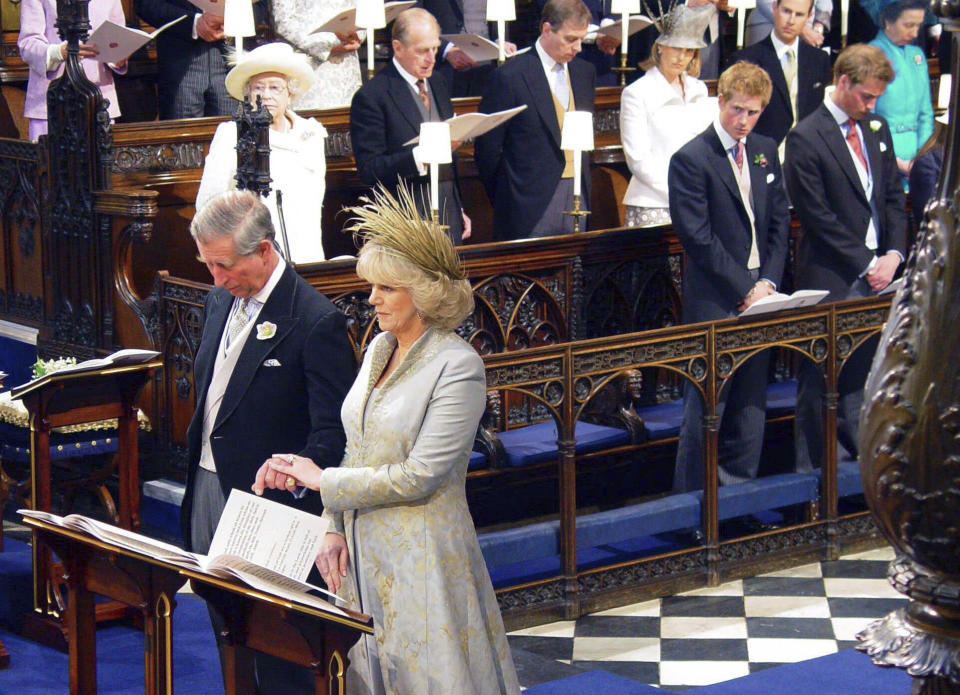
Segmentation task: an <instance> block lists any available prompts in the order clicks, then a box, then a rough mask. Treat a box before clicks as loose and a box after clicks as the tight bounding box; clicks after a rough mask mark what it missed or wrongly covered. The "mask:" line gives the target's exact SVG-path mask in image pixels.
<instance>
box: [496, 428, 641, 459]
mask: <svg viewBox="0 0 960 695" xmlns="http://www.w3.org/2000/svg"><path fill="white" fill-rule="evenodd" d="M497 436H498V437H499V438H500V441H501V442H502V443H503V447H504V449H505V450H506V452H507V465H508V466H510V467H512V468H521V467H523V466H531V465H533V464H535V463H543V462H544V461H555V460H556V459H557V456H558V449H557V427H556V424H555V423H554V422H553V421H549V422H539V423H537V424H536V425H527V426H526V427H518V428H516V429H512V430H508V431H506V432H500V433H498V435H497ZM574 436H575V437H576V439H577V453H578V454H589V453H590V452H592V451H599V450H601V449H610V448H613V447H616V446H622V445H624V444H629V443H630V434H629V433H628V432H627V431H626V430H623V429H620V428H619V427H607V426H605V425H594V424H591V423H589V422H579V421H578V422H577V429H576V433H575V434H574Z"/></svg>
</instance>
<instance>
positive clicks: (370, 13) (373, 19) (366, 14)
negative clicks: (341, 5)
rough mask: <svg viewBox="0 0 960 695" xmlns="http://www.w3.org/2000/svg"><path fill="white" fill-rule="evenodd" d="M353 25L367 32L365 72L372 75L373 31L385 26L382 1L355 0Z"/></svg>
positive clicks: (385, 20)
mask: <svg viewBox="0 0 960 695" xmlns="http://www.w3.org/2000/svg"><path fill="white" fill-rule="evenodd" d="M354 24H356V25H357V26H358V27H360V28H361V29H366V30H367V71H368V72H370V73H372V72H373V45H374V34H375V33H376V32H375V31H374V30H375V29H379V28H380V27H385V26H387V19H386V12H385V10H384V7H383V0H357V10H356V14H355V16H354Z"/></svg>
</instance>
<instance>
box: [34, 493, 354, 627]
mask: <svg viewBox="0 0 960 695" xmlns="http://www.w3.org/2000/svg"><path fill="white" fill-rule="evenodd" d="M19 513H20V514H22V515H23V516H25V517H29V518H31V519H39V520H40V521H45V522H47V523H48V524H53V525H54V526H61V527H63V528H68V529H71V530H73V531H77V532H78V533H82V534H84V535H87V536H92V537H93V538H96V539H97V540H100V541H102V542H104V543H106V544H108V545H112V546H115V547H117V548H122V549H124V550H130V551H133V552H136V553H140V554H142V555H147V556H149V557H152V558H155V559H157V560H161V561H163V562H167V563H169V564H171V565H177V566H178V567H183V568H185V569H189V570H193V571H195V572H202V573H205V574H210V575H213V576H215V577H220V578H222V579H239V580H240V581H241V582H243V583H244V584H246V585H248V586H250V587H252V588H254V589H257V590H258V591H262V592H264V593H265V594H270V595H272V596H276V597H278V598H282V599H285V600H287V601H294V602H296V603H302V604H304V605H307V606H310V607H311V608H316V609H318V610H321V611H326V612H327V613H334V614H336V615H346V614H345V613H344V612H343V611H342V610H340V609H339V608H337V607H336V606H334V605H333V604H332V603H330V602H329V601H326V600H324V599H322V598H320V597H318V596H315V595H314V594H312V593H310V592H320V593H323V594H327V595H328V596H330V597H331V598H334V599H335V598H336V596H335V595H333V594H330V593H329V592H327V591H325V590H323V589H321V588H319V587H316V586H313V585H311V584H307V583H306V581H305V580H306V578H307V575H308V574H309V573H310V568H311V567H312V566H313V562H314V560H315V559H316V557H317V553H318V552H319V550H320V543H321V541H322V540H323V537H324V535H325V534H326V532H327V527H328V526H329V522H328V521H327V520H326V519H323V518H321V517H319V516H316V515H315V514H310V513H309V512H304V511H301V510H299V509H294V508H293V507H288V506H286V505H283V504H280V503H279V502H274V501H272V500H268V499H266V498H263V497H257V496H255V495H251V494H249V493H246V492H242V491H240V490H232V491H231V492H230V498H229V499H228V500H227V504H226V506H225V507H224V510H223V515H222V516H221V517H220V523H219V524H217V530H216V533H214V536H213V541H212V542H211V544H210V552H209V553H208V554H207V555H201V554H199V553H191V552H189V551H187V550H183V549H182V548H178V547H177V546H175V545H171V544H170V543H164V542H163V541H158V540H156V539H153V538H150V537H149V536H144V535H143V534H140V533H135V532H133V531H128V530H126V529H122V528H119V527H117V526H113V525H112V524H108V523H105V522H102V521H97V520H96V519H91V518H90V517H86V516H82V515H80V514H70V515H68V516H64V517H61V516H57V515H56V514H50V513H48V512H40V511H35V510H33V509H20V510H19Z"/></svg>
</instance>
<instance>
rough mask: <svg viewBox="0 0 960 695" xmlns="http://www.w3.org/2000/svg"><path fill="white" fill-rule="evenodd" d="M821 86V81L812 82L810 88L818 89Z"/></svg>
mask: <svg viewBox="0 0 960 695" xmlns="http://www.w3.org/2000/svg"><path fill="white" fill-rule="evenodd" d="M822 86H823V82H814V83H813V87H812V89H820V88H821V87H822Z"/></svg>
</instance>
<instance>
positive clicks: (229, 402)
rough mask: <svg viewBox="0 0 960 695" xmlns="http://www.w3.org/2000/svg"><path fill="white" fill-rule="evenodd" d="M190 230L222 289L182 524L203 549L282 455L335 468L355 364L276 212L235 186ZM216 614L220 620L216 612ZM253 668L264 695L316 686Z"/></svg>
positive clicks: (201, 367) (214, 300)
mask: <svg viewBox="0 0 960 695" xmlns="http://www.w3.org/2000/svg"><path fill="white" fill-rule="evenodd" d="M190 233H191V234H192V236H193V238H194V241H195V242H196V244H197V251H198V256H199V258H200V260H201V261H202V262H203V263H205V264H206V266H207V268H208V269H209V271H210V274H211V275H212V276H213V280H214V283H215V284H216V288H215V289H213V290H212V291H211V292H210V294H209V295H208V296H207V301H206V305H205V311H204V314H205V318H204V324H203V335H202V337H201V339H200V347H199V349H198V350H197V358H196V362H195V364H194V372H193V374H194V387H195V389H196V394H197V406H196V411H195V412H194V415H193V419H192V420H191V422H190V427H189V429H188V430H187V443H188V447H189V459H188V460H189V469H188V471H187V490H186V495H185V496H184V500H183V505H182V506H181V529H182V532H183V535H184V541H185V543H186V547H187V548H189V549H191V550H193V551H194V552H199V553H206V552H207V550H208V548H209V547H210V542H211V540H212V539H213V533H214V531H215V530H216V527H217V523H218V521H219V519H220V515H221V513H222V511H223V507H224V505H225V504H226V498H227V497H228V496H229V494H230V491H231V490H232V489H239V490H243V491H246V492H249V491H250V486H251V485H252V484H253V481H254V478H255V477H256V473H257V470H258V469H259V468H260V466H261V465H262V464H263V463H264V461H266V460H267V459H269V458H270V457H271V456H272V455H273V454H274V453H276V452H280V451H298V452H300V453H301V455H303V456H309V457H310V458H312V459H313V460H315V461H323V462H324V465H325V466H337V465H339V463H340V459H341V458H342V457H343V449H344V442H345V437H344V433H343V427H342V425H341V422H340V405H341V403H342V401H343V398H344V396H345V395H346V393H347V391H348V390H349V388H350V385H351V383H352V382H353V375H354V371H355V360H354V356H353V351H352V349H351V348H350V343H349V341H348V340H347V334H346V320H345V318H344V316H343V314H341V313H340V312H339V311H337V309H336V307H334V306H333V304H331V303H330V301H329V300H327V298H326V297H324V296H323V295H321V294H320V293H319V292H317V291H316V290H315V289H314V288H313V287H311V286H310V285H309V284H308V283H307V282H306V281H305V280H304V279H303V278H301V277H300V276H299V275H297V273H296V272H295V271H294V269H293V268H292V267H290V266H288V265H287V264H286V263H284V261H283V259H282V258H281V257H280V255H279V253H278V252H277V250H276V247H275V243H274V229H273V223H272V222H271V220H270V211H269V210H268V209H267V207H266V206H265V205H264V204H263V203H262V202H261V201H260V200H259V198H258V197H257V196H256V195H254V194H253V193H250V192H249V191H227V192H225V193H222V194H220V195H219V196H217V197H215V198H213V199H211V200H210V202H208V203H207V205H206V206H205V207H204V208H203V210H201V211H200V212H199V213H198V214H197V216H196V217H194V219H193V223H192V224H191V225H190ZM269 494H271V495H272V497H273V499H274V500H276V501H278V502H282V503H284V504H289V505H292V506H296V507H298V508H300V509H304V510H306V511H310V512H313V513H315V514H320V513H321V512H322V510H323V507H322V501H321V498H320V495H316V494H310V493H307V494H306V495H303V496H301V497H299V498H297V497H295V496H294V495H291V494H289V493H287V492H283V491H273V492H272V493H269ZM211 619H212V621H213V623H214V625H215V627H216V626H219V625H221V624H222V622H221V618H220V616H219V615H217V614H216V613H215V612H213V611H211ZM215 633H216V634H219V629H215ZM255 661H256V664H255V667H256V677H257V681H258V688H259V690H258V692H285V693H312V692H313V691H314V686H313V678H312V675H311V673H310V672H309V671H308V670H307V669H297V668H296V667H293V666H291V665H290V664H289V663H287V662H283V661H280V660H277V659H274V658H271V657H267V656H266V655H258V656H257V658H256V660H255Z"/></svg>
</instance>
